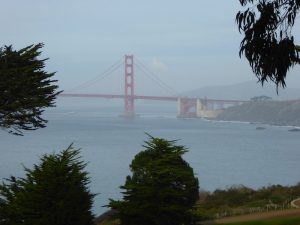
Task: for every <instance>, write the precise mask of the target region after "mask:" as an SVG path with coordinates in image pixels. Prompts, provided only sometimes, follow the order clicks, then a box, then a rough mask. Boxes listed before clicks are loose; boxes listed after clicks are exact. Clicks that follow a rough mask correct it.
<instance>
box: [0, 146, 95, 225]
mask: <svg viewBox="0 0 300 225" xmlns="http://www.w3.org/2000/svg"><path fill="white" fill-rule="evenodd" d="M85 166H86V164H85V163H84V162H83V161H81V159H80V156H79V150H75V149H73V147H72V146H69V147H68V148H67V149H66V150H63V151H62V152H61V153H60V154H50V155H44V156H43V157H41V159H40V163H39V164H38V165H34V167H33V169H28V168H25V172H26V176H25V178H15V177H11V178H9V179H7V180H6V183H4V182H3V183H2V185H0V224H1V225H13V224H18V225H20V224H24V225H91V224H93V216H92V213H91V206H92V201H93V197H94V195H93V194H91V193H90V191H89V190H88V187H87V185H88V184H89V183H90V181H89V177H88V174H87V172H85V171H84V168H85Z"/></svg>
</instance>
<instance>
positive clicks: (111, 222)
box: [96, 219, 120, 225]
mask: <svg viewBox="0 0 300 225" xmlns="http://www.w3.org/2000/svg"><path fill="white" fill-rule="evenodd" d="M119 224H120V221H119V220H118V219H106V220H104V221H103V222H102V223H98V224H96V225H119Z"/></svg>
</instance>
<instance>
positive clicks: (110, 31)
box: [0, 0, 300, 95]
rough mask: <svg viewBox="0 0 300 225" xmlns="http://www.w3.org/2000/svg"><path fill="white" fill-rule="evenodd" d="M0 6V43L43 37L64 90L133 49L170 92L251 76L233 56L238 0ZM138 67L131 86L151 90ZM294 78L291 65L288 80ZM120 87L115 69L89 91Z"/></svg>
mask: <svg viewBox="0 0 300 225" xmlns="http://www.w3.org/2000/svg"><path fill="white" fill-rule="evenodd" d="M1 9H2V10H1V14H0V21H1V22H0V25H1V36H0V39H1V45H10V44H12V45H13V46H15V48H21V47H24V46H27V45H29V44H32V43H38V42H43V43H44V44H45V47H44V50H43V51H44V52H43V57H49V58H50V59H49V61H48V62H47V70H49V71H57V74H56V78H57V79H58V80H59V85H60V87H61V88H62V89H64V90H68V89H71V88H72V87H75V86H77V85H79V84H81V83H83V82H84V81H88V80H90V79H92V78H94V77H95V76H97V75H99V74H101V72H103V71H105V70H106V69H107V68H108V67H109V66H110V65H112V64H113V63H115V62H116V61H117V60H119V59H121V58H122V57H123V56H124V55H125V54H134V55H135V57H137V58H138V59H139V60H140V61H142V62H143V63H144V64H145V65H147V67H148V68H149V69H151V71H153V73H155V74H156V76H158V77H159V78H160V79H161V80H162V81H164V82H165V83H167V84H168V85H169V86H171V87H172V88H174V89H175V90H176V91H178V92H182V91H186V90H189V89H196V88H199V87H203V86H210V85H222V84H232V83H237V82H243V81H247V80H251V79H253V80H254V79H255V78H254V75H253V74H252V72H251V69H250V67H249V66H248V64H247V62H246V61H245V59H242V60H241V59H239V57H238V49H239V43H240V41H241V35H240V34H239V33H238V30H237V27H236V24H235V21H234V18H235V15H236V13H237V11H238V10H239V9H240V5H239V1H238V0H220V1H208V0H207V1H204V0H189V1H178V0H151V1H142V0H126V1H124V0H85V1H83V0H80V1H79V0H51V1H45V0H26V1H22V0H9V1H5V0H1ZM296 25H297V24H296ZM296 28H297V27H296ZM296 28H295V34H297V35H298V37H299V38H298V40H300V31H299V27H298V28H297V29H296ZM296 40H297V38H296ZM140 73H141V71H139V70H137V69H136V77H137V78H136V86H137V93H138V94H146V93H145V92H147V94H153V95H154V94H155V93H158V92H159V88H157V87H155V85H156V84H154V83H153V82H152V83H151V81H150V80H148V78H146V77H145V76H144V75H143V74H140ZM299 84H300V70H299V68H295V69H293V71H291V72H290V74H289V76H288V85H289V87H297V86H299V87H300V85H299ZM122 87H123V72H122V70H121V69H120V70H119V71H116V74H114V75H112V78H111V79H110V78H108V79H106V80H105V81H101V82H100V84H95V87H90V89H89V90H98V91H97V92H99V93H108V92H112V93H117V92H119V93H122ZM82 92H84V90H82Z"/></svg>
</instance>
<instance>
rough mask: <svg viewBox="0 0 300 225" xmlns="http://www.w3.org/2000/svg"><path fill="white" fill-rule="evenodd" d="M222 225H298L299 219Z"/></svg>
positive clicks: (299, 224)
mask: <svg viewBox="0 0 300 225" xmlns="http://www.w3.org/2000/svg"><path fill="white" fill-rule="evenodd" d="M222 225H300V217H292V218H291V217H290V218H288V217H287V218H274V219H265V220H257V221H248V222H238V223H226V224H222Z"/></svg>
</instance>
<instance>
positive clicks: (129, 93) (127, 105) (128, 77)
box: [124, 55, 135, 117]
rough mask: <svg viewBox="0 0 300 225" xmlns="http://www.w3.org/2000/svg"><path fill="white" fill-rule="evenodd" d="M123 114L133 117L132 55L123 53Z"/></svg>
mask: <svg viewBox="0 0 300 225" xmlns="http://www.w3.org/2000/svg"><path fill="white" fill-rule="evenodd" d="M124 89H125V93H124V95H125V96H124V101H125V102H124V116H125V117H134V114H135V113H134V68H133V55H125V86H124Z"/></svg>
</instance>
